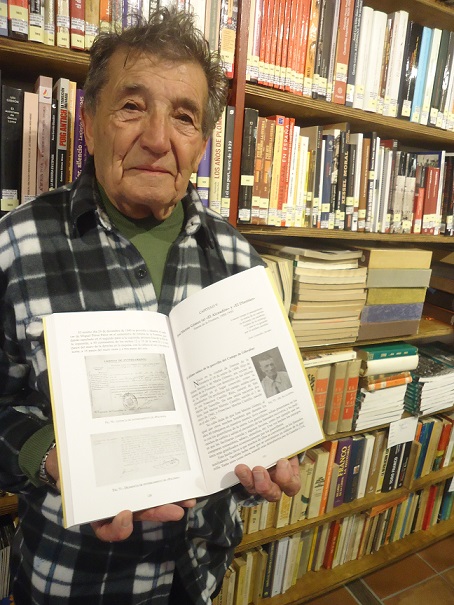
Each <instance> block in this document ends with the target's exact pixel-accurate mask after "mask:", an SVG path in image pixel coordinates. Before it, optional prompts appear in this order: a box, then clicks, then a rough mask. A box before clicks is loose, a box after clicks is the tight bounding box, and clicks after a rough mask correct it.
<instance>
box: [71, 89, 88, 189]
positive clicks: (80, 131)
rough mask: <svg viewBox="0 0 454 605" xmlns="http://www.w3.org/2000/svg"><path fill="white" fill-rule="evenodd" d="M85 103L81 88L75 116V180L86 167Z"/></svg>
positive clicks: (77, 93) (77, 97)
mask: <svg viewBox="0 0 454 605" xmlns="http://www.w3.org/2000/svg"><path fill="white" fill-rule="evenodd" d="M83 102H84V91H83V90H82V89H81V88H78V89H77V91H76V112H75V116H74V158H73V169H72V177H73V180H75V179H77V178H78V176H79V175H80V173H81V172H82V168H83V166H84V148H85V136H84V128H83V124H82V115H81V112H82V105H83Z"/></svg>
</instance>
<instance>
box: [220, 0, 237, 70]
mask: <svg viewBox="0 0 454 605" xmlns="http://www.w3.org/2000/svg"><path fill="white" fill-rule="evenodd" d="M237 22H238V0H221V17H220V22H219V52H220V55H221V58H222V62H223V64H224V69H225V75H226V76H227V77H228V78H233V69H234V63H235V44H236V28H237Z"/></svg>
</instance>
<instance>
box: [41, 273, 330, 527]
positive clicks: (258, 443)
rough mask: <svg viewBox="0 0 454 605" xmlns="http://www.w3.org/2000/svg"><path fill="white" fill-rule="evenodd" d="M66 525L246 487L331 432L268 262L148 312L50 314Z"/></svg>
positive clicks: (49, 354)
mask: <svg viewBox="0 0 454 605" xmlns="http://www.w3.org/2000/svg"><path fill="white" fill-rule="evenodd" d="M44 331H45V339H46V351H47V359H48V366H49V381H50V387H51V398H52V408H53V417H54V425H55V433H56V441H57V452H58V458H59V469H60V477H61V484H62V498H63V512H64V522H65V525H66V526H67V527H69V526H72V525H75V524H79V523H85V522H89V521H93V520H96V519H101V518H106V517H110V516H113V515H115V514H117V513H118V512H120V511H122V510H125V509H129V510H140V509H144V508H149V507H153V506H157V505H161V504H165V503H169V502H177V501H180V500H183V499H186V498H192V497H203V496H206V495H208V494H210V493H215V492H217V491H219V490H222V489H224V488H227V487H230V486H232V485H234V484H236V483H238V479H237V477H236V475H235V473H234V468H235V466H236V465H237V464H238V463H244V464H247V465H249V466H250V467H253V466H256V465H261V466H264V467H267V468H268V467H271V466H273V465H274V464H275V463H276V461H277V460H278V459H279V458H282V457H288V456H290V455H293V454H295V453H297V452H301V451H303V450H305V449H307V448H309V447H311V446H313V445H314V444H316V443H319V442H321V441H322V440H323V433H322V430H321V427H320V423H319V420H318V416H317V413H316V408H315V405H314V401H313V396H312V392H311V389H310V386H309V384H308V381H307V377H306V374H305V371H304V368H303V364H302V360H301V356H300V352H299V349H298V347H297V345H296V341H295V338H294V335H293V333H292V331H291V328H290V325H289V323H288V319H287V316H286V315H285V312H284V309H283V305H282V302H281V301H280V300H279V298H278V296H277V294H276V292H275V290H274V286H273V285H272V282H271V278H270V276H269V274H268V272H267V270H266V269H264V268H263V267H256V268H253V269H249V270H247V271H243V272H242V273H239V274H237V275H234V276H231V277H229V278H227V279H225V280H222V281H220V282H218V283H216V284H213V285H211V286H209V287H207V288H205V289H203V290H201V291H199V292H196V293H195V294H193V295H192V296H190V297H189V298H187V299H185V300H184V301H182V302H181V303H179V304H178V305H177V306H176V307H175V308H174V309H173V310H172V311H171V313H170V316H169V317H166V316H165V315H162V314H160V313H154V312H149V311H136V310H131V311H94V312H78V313H55V314H52V315H49V316H46V317H45V318H44Z"/></svg>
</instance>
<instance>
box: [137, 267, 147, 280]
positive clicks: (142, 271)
mask: <svg viewBox="0 0 454 605" xmlns="http://www.w3.org/2000/svg"><path fill="white" fill-rule="evenodd" d="M146 274H147V270H146V269H138V270H137V277H138V278H139V279H143V278H144V277H145V275H146Z"/></svg>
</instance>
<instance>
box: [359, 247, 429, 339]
mask: <svg viewBox="0 0 454 605" xmlns="http://www.w3.org/2000/svg"><path fill="white" fill-rule="evenodd" d="M361 249H362V257H361V260H360V265H361V266H363V267H367V282H366V288H367V298H366V304H365V305H364V308H363V310H362V312H361V325H360V328H359V331H358V340H359V341H361V340H371V339H375V338H380V339H382V338H393V337H396V336H408V335H412V334H417V333H418V330H419V322H420V319H421V316H422V311H423V306H424V298H425V294H426V289H427V286H428V285H429V280H430V275H431V269H430V263H431V258H432V252H431V251H430V250H423V249H417V248H386V249H385V248H378V247H377V248H367V247H362V248H361Z"/></svg>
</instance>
